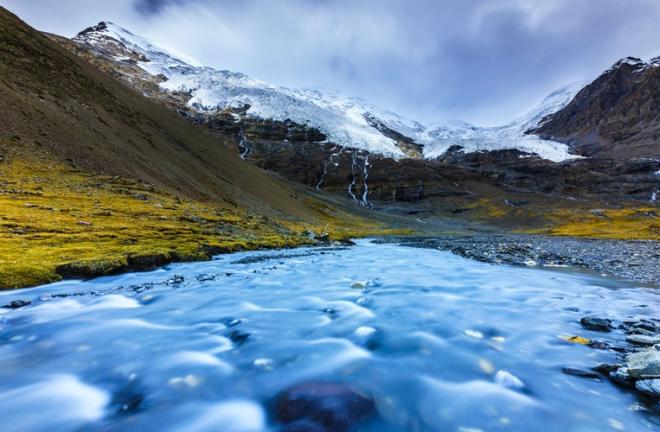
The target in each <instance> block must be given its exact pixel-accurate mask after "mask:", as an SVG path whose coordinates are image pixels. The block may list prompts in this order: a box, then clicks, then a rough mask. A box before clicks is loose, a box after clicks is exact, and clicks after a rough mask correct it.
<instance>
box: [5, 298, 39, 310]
mask: <svg viewBox="0 0 660 432" xmlns="http://www.w3.org/2000/svg"><path fill="white" fill-rule="evenodd" d="M30 304H32V302H31V301H30V300H14V301H12V302H11V303H9V304H6V305H4V306H3V308H5V309H18V308H22V307H23V306H28V305H30Z"/></svg>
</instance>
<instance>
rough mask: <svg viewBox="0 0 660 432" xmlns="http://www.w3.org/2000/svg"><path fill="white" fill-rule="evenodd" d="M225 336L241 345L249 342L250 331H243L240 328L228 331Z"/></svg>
mask: <svg viewBox="0 0 660 432" xmlns="http://www.w3.org/2000/svg"><path fill="white" fill-rule="evenodd" d="M225 336H226V337H227V338H229V340H231V341H232V342H233V343H235V344H236V345H237V346H241V345H243V344H244V343H245V342H247V340H248V338H249V337H250V333H243V332H242V331H240V330H232V331H230V332H228V333H225Z"/></svg>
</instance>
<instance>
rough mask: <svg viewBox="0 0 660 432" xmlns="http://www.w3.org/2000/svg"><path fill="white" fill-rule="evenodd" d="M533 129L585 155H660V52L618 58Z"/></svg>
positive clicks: (616, 157) (621, 156) (538, 133)
mask: <svg viewBox="0 0 660 432" xmlns="http://www.w3.org/2000/svg"><path fill="white" fill-rule="evenodd" d="M530 133H533V134H537V135H540V136H542V137H544V138H547V139H553V140H558V141H562V142H565V143H568V144H569V145H570V146H571V148H572V149H574V151H575V152H577V153H579V154H582V155H585V156H598V157H609V158H615V159H622V158H630V157H659V156H660V57H658V58H655V59H653V60H651V61H650V62H644V61H642V60H640V59H637V58H633V57H628V58H626V59H622V60H620V61H618V62H617V63H616V64H614V66H612V67H611V68H610V69H608V70H607V71H605V72H604V73H603V74H602V75H601V76H599V77H598V78H597V79H596V80H595V81H593V82H592V83H591V84H589V85H588V86H586V87H584V88H583V89H582V90H581V91H580V92H579V93H578V94H577V95H576V97H575V98H574V99H573V100H572V101H571V102H570V103H569V104H568V105H566V106H565V107H564V108H562V109H561V110H559V111H557V112H556V113H554V114H552V115H549V116H548V117H546V118H545V119H544V120H543V121H542V123H541V125H540V126H539V127H536V128H531V130H530Z"/></svg>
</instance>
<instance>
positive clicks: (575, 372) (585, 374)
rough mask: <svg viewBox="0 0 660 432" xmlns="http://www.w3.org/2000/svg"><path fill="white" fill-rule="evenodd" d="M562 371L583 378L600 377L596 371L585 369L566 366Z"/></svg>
mask: <svg viewBox="0 0 660 432" xmlns="http://www.w3.org/2000/svg"><path fill="white" fill-rule="evenodd" d="M561 371H562V372H564V373H565V374H566V375H572V376H576V377H581V378H595V379H598V378H600V376H599V375H598V374H597V373H596V372H593V371H590V370H585V369H579V368H572V367H564V368H562V369H561Z"/></svg>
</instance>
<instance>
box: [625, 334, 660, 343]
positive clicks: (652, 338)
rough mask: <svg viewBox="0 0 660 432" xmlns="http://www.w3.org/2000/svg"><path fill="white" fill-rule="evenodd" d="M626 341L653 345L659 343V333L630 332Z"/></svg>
mask: <svg viewBox="0 0 660 432" xmlns="http://www.w3.org/2000/svg"><path fill="white" fill-rule="evenodd" d="M626 341H627V342H630V343H632V344H635V345H655V344H660V335H646V334H631V335H628V336H627V337H626Z"/></svg>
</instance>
